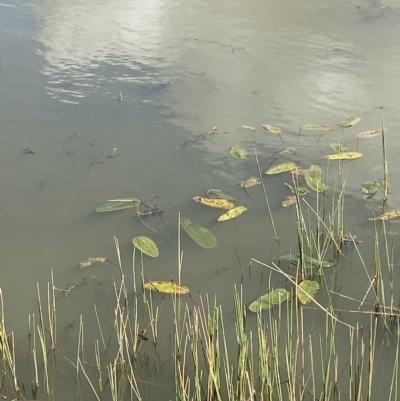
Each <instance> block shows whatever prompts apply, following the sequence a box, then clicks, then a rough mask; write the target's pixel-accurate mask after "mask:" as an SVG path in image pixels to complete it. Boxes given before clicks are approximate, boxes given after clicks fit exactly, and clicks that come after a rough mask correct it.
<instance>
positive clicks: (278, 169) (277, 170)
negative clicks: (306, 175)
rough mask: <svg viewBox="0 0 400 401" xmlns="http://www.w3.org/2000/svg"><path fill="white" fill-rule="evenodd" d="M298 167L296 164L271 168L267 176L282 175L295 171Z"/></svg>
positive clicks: (282, 164)
mask: <svg viewBox="0 0 400 401" xmlns="http://www.w3.org/2000/svg"><path fill="white" fill-rule="evenodd" d="M295 167H296V165H295V164H294V163H281V164H277V165H275V166H272V167H271V168H269V169H268V170H267V171H266V172H265V174H280V173H285V172H286V171H290V170H293V169H294V168H295Z"/></svg>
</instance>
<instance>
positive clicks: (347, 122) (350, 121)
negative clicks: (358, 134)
mask: <svg viewBox="0 0 400 401" xmlns="http://www.w3.org/2000/svg"><path fill="white" fill-rule="evenodd" d="M360 121H361V118H358V117H349V118H346V119H345V120H343V121H341V122H340V123H339V124H338V125H339V126H340V127H342V128H349V127H352V126H353V125H355V124H357V123H358V122H360Z"/></svg>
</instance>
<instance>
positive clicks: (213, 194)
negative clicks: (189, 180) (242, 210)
mask: <svg viewBox="0 0 400 401" xmlns="http://www.w3.org/2000/svg"><path fill="white" fill-rule="evenodd" d="M206 194H207V195H208V196H209V197H210V198H212V199H226V200H231V201H237V200H238V199H236V198H234V197H233V196H230V195H228V194H226V193H225V192H222V190H220V189H208V190H207V191H206Z"/></svg>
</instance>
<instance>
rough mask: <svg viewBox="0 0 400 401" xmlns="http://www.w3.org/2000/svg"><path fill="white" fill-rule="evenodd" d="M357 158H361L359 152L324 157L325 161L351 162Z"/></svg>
mask: <svg viewBox="0 0 400 401" xmlns="http://www.w3.org/2000/svg"><path fill="white" fill-rule="evenodd" d="M359 157H362V153H360V152H343V153H338V154H336V155H327V156H325V159H329V160H352V159H358V158H359Z"/></svg>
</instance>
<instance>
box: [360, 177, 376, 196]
mask: <svg viewBox="0 0 400 401" xmlns="http://www.w3.org/2000/svg"><path fill="white" fill-rule="evenodd" d="M361 190H362V193H363V195H364V198H365V199H368V198H372V197H373V196H374V195H375V194H376V191H377V190H378V184H377V183H376V181H367V182H364V184H361Z"/></svg>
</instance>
